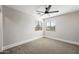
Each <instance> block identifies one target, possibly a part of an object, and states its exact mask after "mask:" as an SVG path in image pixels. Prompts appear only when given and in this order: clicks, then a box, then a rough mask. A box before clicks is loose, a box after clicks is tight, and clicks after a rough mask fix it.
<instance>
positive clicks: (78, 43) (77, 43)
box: [45, 36, 79, 46]
mask: <svg viewBox="0 0 79 59" xmlns="http://www.w3.org/2000/svg"><path fill="white" fill-rule="evenodd" d="M45 37H46V38H50V39H55V40H59V41H62V42H66V43H70V44H74V45H78V46H79V42H74V41H68V40H64V39H60V38H57V37H51V36H45Z"/></svg>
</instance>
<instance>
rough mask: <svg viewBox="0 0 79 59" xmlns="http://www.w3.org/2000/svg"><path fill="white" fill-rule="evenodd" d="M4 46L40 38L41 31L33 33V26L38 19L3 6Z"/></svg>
mask: <svg viewBox="0 0 79 59" xmlns="http://www.w3.org/2000/svg"><path fill="white" fill-rule="evenodd" d="M3 11H4V13H3V15H4V20H3V22H4V27H3V28H4V40H3V42H4V44H3V45H4V46H7V45H11V44H15V43H19V42H21V41H26V40H29V39H33V38H35V37H40V36H42V31H35V30H34V24H35V20H37V19H38V18H37V17H35V15H33V14H32V12H30V13H23V12H21V11H17V10H16V9H12V8H9V7H6V6H3Z"/></svg>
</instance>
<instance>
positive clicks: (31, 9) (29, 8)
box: [7, 5, 79, 18]
mask: <svg viewBox="0 0 79 59" xmlns="http://www.w3.org/2000/svg"><path fill="white" fill-rule="evenodd" d="M7 7H10V8H14V9H16V10H18V11H21V12H24V13H31V14H32V13H33V14H34V13H35V14H37V12H36V11H37V10H39V11H44V10H45V7H46V5H7ZM55 10H59V12H58V13H51V14H49V15H43V16H40V17H42V18H47V17H53V16H58V15H62V14H67V13H71V12H76V11H79V5H52V7H51V9H50V11H55ZM37 15H38V14H37Z"/></svg>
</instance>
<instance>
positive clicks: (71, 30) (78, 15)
mask: <svg viewBox="0 0 79 59" xmlns="http://www.w3.org/2000/svg"><path fill="white" fill-rule="evenodd" d="M48 20H49V19H48ZM50 20H55V22H56V31H55V32H53V31H45V37H49V38H59V39H62V40H64V41H69V42H77V43H79V12H73V13H69V14H64V15H61V16H57V17H54V18H51V19H50ZM46 21H47V20H46ZM46 21H45V22H46Z"/></svg>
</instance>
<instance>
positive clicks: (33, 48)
mask: <svg viewBox="0 0 79 59" xmlns="http://www.w3.org/2000/svg"><path fill="white" fill-rule="evenodd" d="M3 53H7V54H72V53H73V54H77V53H79V46H76V45H72V44H68V43H64V42H61V41H57V40H53V39H48V38H40V39H37V40H34V41H32V42H29V43H26V44H23V45H20V46H17V47H14V48H11V49H7V50H5V51H4V52H3Z"/></svg>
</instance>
